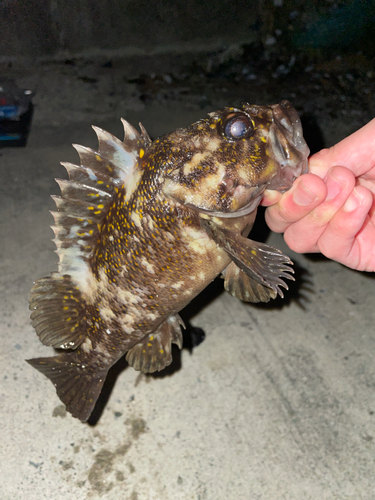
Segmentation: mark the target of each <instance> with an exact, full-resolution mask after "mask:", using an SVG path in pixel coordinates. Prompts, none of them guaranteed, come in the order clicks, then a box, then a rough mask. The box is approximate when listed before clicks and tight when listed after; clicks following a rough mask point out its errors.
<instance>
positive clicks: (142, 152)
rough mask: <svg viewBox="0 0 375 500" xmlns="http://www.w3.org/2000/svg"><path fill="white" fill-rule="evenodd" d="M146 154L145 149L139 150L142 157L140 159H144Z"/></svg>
mask: <svg viewBox="0 0 375 500" xmlns="http://www.w3.org/2000/svg"><path fill="white" fill-rule="evenodd" d="M144 154H145V151H144V149H142V148H141V149H140V150H139V157H140V158H143V156H144Z"/></svg>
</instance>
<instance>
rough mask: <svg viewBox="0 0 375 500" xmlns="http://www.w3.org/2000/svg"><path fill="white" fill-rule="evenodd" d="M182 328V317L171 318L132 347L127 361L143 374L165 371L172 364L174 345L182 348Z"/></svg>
mask: <svg viewBox="0 0 375 500" xmlns="http://www.w3.org/2000/svg"><path fill="white" fill-rule="evenodd" d="M181 326H182V327H185V325H184V322H183V321H182V319H181V318H180V316H179V315H178V314H176V315H175V316H171V317H170V318H168V319H167V320H166V321H165V322H164V323H162V324H161V325H160V326H159V327H158V328H157V329H156V330H155V331H154V332H153V333H150V334H149V335H147V336H146V337H145V338H144V339H143V340H142V341H141V342H139V343H138V344H136V345H135V346H134V347H132V348H131V349H130V350H129V351H128V353H127V355H126V361H127V362H128V363H129V365H131V366H132V367H133V368H134V369H135V370H140V371H141V372H143V373H153V372H156V371H160V370H163V369H164V368H165V367H166V366H168V365H170V364H171V363H172V344H176V345H177V346H178V347H179V348H180V349H181V348H182V332H181Z"/></svg>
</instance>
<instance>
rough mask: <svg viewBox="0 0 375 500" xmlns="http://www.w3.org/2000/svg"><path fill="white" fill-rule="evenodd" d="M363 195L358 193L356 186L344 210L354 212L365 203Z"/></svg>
mask: <svg viewBox="0 0 375 500" xmlns="http://www.w3.org/2000/svg"><path fill="white" fill-rule="evenodd" d="M363 200H364V198H363V196H362V195H361V194H360V193H358V191H357V188H354V189H353V191H352V193H351V194H350V196H349V198H348V199H347V200H346V202H345V203H344V207H343V209H344V211H345V212H353V210H355V209H356V208H358V207H359V205H361V204H362V203H363Z"/></svg>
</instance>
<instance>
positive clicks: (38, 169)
mask: <svg viewBox="0 0 375 500" xmlns="http://www.w3.org/2000/svg"><path fill="white" fill-rule="evenodd" d="M227 104H232V103H230V102H228V103H227ZM43 106H44V107H45V110H47V106H48V103H47V102H44V103H43V102H41V101H40V102H39V110H38V108H37V109H36V115H35V122H34V127H33V129H32V133H31V136H30V141H29V144H28V146H27V147H26V148H24V149H3V150H0V154H1V156H0V169H1V186H0V206H1V218H0V238H1V244H0V266H1V274H0V290H1V301H0V317H1V319H2V321H1V326H0V339H1V343H2V350H1V354H0V363H1V372H2V383H1V388H0V395H1V406H0V412H1V417H0V418H1V427H2V445H1V447H0V475H1V481H0V499H2V500H15V499H16V500H17V499H28V500H44V499H52V498H53V499H54V500H66V499H70V498H74V499H76V500H81V499H99V498H100V499H109V500H112V499H116V500H118V499H121V500H122V499H124V500H190V499H192V500H227V499H229V500H257V499H265V500H274V499H275V500H276V499H287V500H302V499H314V500H315V499H319V500H320V499H327V500H328V499H329V500H331V499H340V500H344V499H353V500H359V499H366V500H371V499H375V481H374V477H375V473H374V471H375V399H374V388H375V364H374V356H375V332H374V322H375V307H374V293H373V290H374V278H373V275H370V274H365V273H358V272H354V271H352V270H349V269H346V268H344V267H343V266H341V265H339V264H337V263H334V262H330V261H328V260H325V259H323V258H309V257H305V256H301V255H295V254H293V253H292V252H290V251H289V250H288V249H287V248H286V246H285V244H284V243H283V240H282V237H281V236H280V235H271V236H270V238H269V239H268V242H269V243H271V244H273V245H274V246H277V247H279V248H281V249H282V250H283V251H284V252H286V253H288V254H289V255H290V256H291V257H292V259H293V260H294V262H295V263H296V264H297V283H296V285H295V286H293V287H292V289H291V290H290V293H288V292H287V293H286V298H285V300H284V301H282V300H277V301H274V302H273V303H272V304H270V305H259V306H257V305H246V304H243V303H241V302H239V301H238V300H236V299H234V298H232V297H231V296H229V295H228V294H226V293H224V292H220V287H221V286H222V284H221V282H220V280H218V281H217V282H215V283H214V284H213V285H212V286H210V287H209V290H208V291H207V292H206V293H203V294H202V295H201V296H200V297H198V298H197V299H196V300H195V301H194V304H193V306H191V307H190V308H188V311H187V312H186V317H187V318H188V319H190V321H191V323H192V324H193V325H195V326H199V327H201V328H203V329H204V331H205V332H206V339H205V340H204V342H202V343H201V344H200V345H199V346H197V347H195V348H194V349H193V350H188V349H183V350H182V352H181V354H179V353H178V352H175V361H174V363H173V365H172V367H171V368H170V369H167V370H166V373H165V374H164V373H162V374H161V375H159V376H145V375H140V374H139V373H138V372H135V371H134V370H133V369H131V368H126V367H125V365H122V366H121V367H120V368H118V369H117V370H116V371H115V372H114V374H113V377H112V384H111V387H110V388H109V389H108V394H107V397H108V401H107V402H106V403H105V405H103V411H102V414H101V416H100V418H99V420H98V422H97V424H96V425H94V426H90V425H88V424H82V423H80V422H79V421H78V420H76V419H73V418H72V417H71V416H70V415H69V414H67V413H66V412H65V410H64V407H63V405H61V402H60V401H59V399H58V398H57V396H56V394H55V390H54V388H53V386H52V384H51V383H50V382H49V381H48V380H47V379H46V378H44V377H43V376H42V375H41V374H40V373H38V372H37V371H36V370H33V369H32V368H31V367H30V366H28V365H27V364H26V363H25V361H24V359H26V358H30V357H35V356H40V355H48V354H49V353H50V352H52V349H51V350H49V349H48V348H46V347H43V346H42V345H41V344H40V342H39V340H38V339H37V337H36V334H35V332H34V330H33V329H32V327H31V324H30V321H29V311H28V304H27V301H28V294H29V290H30V288H31V286H32V282H33V280H35V279H37V278H38V277H42V276H45V275H48V274H49V273H50V272H51V271H53V270H55V269H56V262H57V258H56V256H55V254H54V253H53V250H54V244H53V243H52V242H51V241H50V238H52V231H51V230H50V229H49V228H48V226H49V224H52V217H51V216H50V214H49V213H48V210H50V209H53V206H54V204H53V202H52V200H51V199H50V198H49V195H50V194H58V186H57V185H56V184H55V182H54V181H53V178H54V177H62V176H64V175H65V174H64V170H63V169H62V167H60V166H59V161H60V160H65V161H76V159H77V157H76V154H75V152H74V150H73V148H71V146H70V143H71V142H78V143H81V144H84V145H89V146H95V137H94V134H93V132H92V131H91V129H90V124H91V122H92V121H93V120H92V116H89V115H88V116H85V115H84V114H82V115H80V116H79V117H78V118H77V119H76V120H74V119H71V120H70V121H67V120H66V119H65V117H64V116H63V115H61V116H60V118H59V119H57V118H56V120H55V122H54V123H50V122H47V123H46V122H44V123H43V121H42V120H41V119H40V118H38V113H42V111H43ZM215 107H216V106H211V109H214V108H215ZM46 112H47V111H46ZM204 113H205V110H203V111H202V110H199V109H195V108H194V109H193V108H189V109H188V108H184V106H183V105H182V104H174V105H171V106H167V105H165V106H164V105H160V104H150V105H148V106H140V107H139V109H133V110H131V109H130V110H128V112H127V113H126V112H124V111H123V110H122V109H119V110H118V112H117V110H116V113H112V115H111V117H109V116H106V118H105V120H102V121H100V120H98V119H95V121H94V123H95V124H97V125H99V126H102V127H105V128H108V129H109V130H110V131H111V132H116V133H120V130H121V127H120V123H119V118H120V115H123V116H124V117H125V118H128V119H130V121H132V122H133V123H135V124H136V123H137V121H138V119H141V120H142V122H143V123H144V125H145V126H146V128H147V129H149V130H150V133H151V134H152V135H153V136H154V137H155V136H156V135H158V134H160V133H164V132H166V131H169V130H171V129H173V128H175V127H176V126H179V125H188V124H189V123H190V122H191V121H192V120H194V119H196V118H199V117H202V116H204ZM115 115H116V119H115ZM336 133H337V132H336Z"/></svg>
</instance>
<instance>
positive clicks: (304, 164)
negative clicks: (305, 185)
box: [267, 99, 310, 193]
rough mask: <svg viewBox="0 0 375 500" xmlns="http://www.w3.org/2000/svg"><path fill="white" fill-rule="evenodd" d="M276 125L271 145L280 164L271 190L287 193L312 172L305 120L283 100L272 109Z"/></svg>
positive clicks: (272, 129) (272, 126)
mask: <svg viewBox="0 0 375 500" xmlns="http://www.w3.org/2000/svg"><path fill="white" fill-rule="evenodd" d="M271 109H272V115H273V124H272V125H271V128H270V135H269V145H270V146H271V147H270V150H271V151H270V153H271V155H272V156H273V159H274V160H275V161H276V163H277V164H278V165H279V169H278V171H277V173H276V175H275V176H274V177H273V178H272V179H271V181H270V183H269V184H268V186H267V189H271V190H276V191H280V192H282V193H283V192H284V191H287V190H288V189H289V188H290V187H291V186H292V184H293V182H294V181H295V179H296V178H297V177H299V176H300V175H302V174H306V173H307V172H308V171H309V165H308V161H307V158H308V156H309V153H310V150H309V148H308V146H307V144H306V141H305V139H304V137H303V131H302V125H301V120H300V118H299V116H298V113H297V111H296V110H295V108H294V106H293V105H292V104H291V103H290V102H289V101H288V100H286V99H285V100H283V101H281V102H280V103H279V104H274V105H273V106H271Z"/></svg>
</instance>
